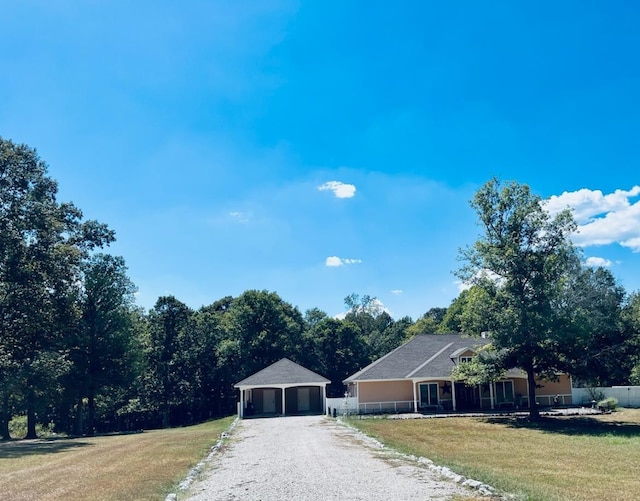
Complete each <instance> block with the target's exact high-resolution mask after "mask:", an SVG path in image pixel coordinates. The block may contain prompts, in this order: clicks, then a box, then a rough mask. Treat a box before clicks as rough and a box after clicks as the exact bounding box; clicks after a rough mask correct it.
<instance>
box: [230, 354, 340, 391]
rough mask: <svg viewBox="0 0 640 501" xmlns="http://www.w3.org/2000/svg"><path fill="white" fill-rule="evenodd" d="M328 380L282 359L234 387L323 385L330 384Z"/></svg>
mask: <svg viewBox="0 0 640 501" xmlns="http://www.w3.org/2000/svg"><path fill="white" fill-rule="evenodd" d="M330 382H331V381H329V380H328V379H327V378H325V377H322V376H320V375H319V374H316V373H315V372H313V371H310V370H309V369H307V368H305V367H302V366H301V365H299V364H296V363H295V362H292V361H291V360H289V359H288V358H282V359H280V360H278V361H277V362H275V363H273V364H271V365H270V366H268V367H265V368H264V369H262V370H261V371H259V372H256V373H255V374H253V375H251V376H249V377H248V378H245V379H243V380H242V381H240V382H239V383H236V384H235V385H234V387H235V388H238V387H239V386H264V385H270V384H300V385H302V384H322V383H330Z"/></svg>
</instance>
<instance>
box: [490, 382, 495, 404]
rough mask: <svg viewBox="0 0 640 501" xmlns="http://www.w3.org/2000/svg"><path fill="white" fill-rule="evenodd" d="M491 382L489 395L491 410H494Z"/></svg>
mask: <svg viewBox="0 0 640 501" xmlns="http://www.w3.org/2000/svg"><path fill="white" fill-rule="evenodd" d="M493 384H494V383H489V397H490V398H491V410H494V409H495V408H496V405H495V403H494V401H493Z"/></svg>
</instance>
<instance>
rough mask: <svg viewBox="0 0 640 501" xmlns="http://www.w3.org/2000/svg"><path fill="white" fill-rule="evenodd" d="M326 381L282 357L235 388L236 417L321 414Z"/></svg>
mask: <svg viewBox="0 0 640 501" xmlns="http://www.w3.org/2000/svg"><path fill="white" fill-rule="evenodd" d="M330 382H331V381H329V380H328V379H327V378H325V377H322V376H320V375H319V374H316V373H315V372H313V371H311V370H309V369H307V368H306V367H303V366H301V365H299V364H297V363H295V362H292V361H291V360H289V359H288V358H282V359H280V360H278V361H277V362H275V363H273V364H271V365H270V366H268V367H265V368H264V369H262V370H261V371H259V372H256V373H255V374H253V375H251V376H249V377H248V378H246V379H243V380H242V381H240V382H239V383H236V384H235V385H234V388H238V390H239V391H240V402H239V403H238V415H239V416H240V417H241V418H245V417H268V416H291V415H302V414H305V415H306V414H324V413H325V409H326V402H327V396H326V394H327V391H326V390H327V385H328V384H329V383H330Z"/></svg>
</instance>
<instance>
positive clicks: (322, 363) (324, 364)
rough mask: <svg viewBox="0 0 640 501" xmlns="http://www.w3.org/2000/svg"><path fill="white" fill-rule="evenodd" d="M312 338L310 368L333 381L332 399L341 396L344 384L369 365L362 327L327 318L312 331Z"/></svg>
mask: <svg viewBox="0 0 640 501" xmlns="http://www.w3.org/2000/svg"><path fill="white" fill-rule="evenodd" d="M310 337H311V339H312V342H313V344H312V348H311V350H310V351H311V353H312V354H313V363H312V364H311V365H310V368H311V369H312V370H314V371H316V372H317V373H319V374H321V375H323V376H325V377H326V378H328V379H330V380H331V384H330V385H329V387H328V389H327V392H328V393H329V396H333V397H340V396H342V395H343V392H344V385H343V383H342V381H344V380H345V379H346V378H347V377H349V376H350V375H351V374H353V373H354V372H356V371H358V370H359V369H361V368H362V367H364V366H365V365H367V364H368V363H369V358H368V356H367V352H366V346H365V343H364V341H363V339H362V336H361V331H360V327H358V325H357V324H355V323H354V322H353V321H350V320H338V319H336V318H324V319H323V320H320V321H319V322H318V323H316V324H315V325H314V326H313V327H312V329H311V333H310Z"/></svg>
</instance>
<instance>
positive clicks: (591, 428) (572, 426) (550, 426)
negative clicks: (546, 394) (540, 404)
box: [486, 416, 640, 438]
mask: <svg viewBox="0 0 640 501" xmlns="http://www.w3.org/2000/svg"><path fill="white" fill-rule="evenodd" d="M486 421H487V422H488V423H491V424H500V425H502V426H508V427H510V428H521V429H529V430H538V431H542V432H544V433H557V434H562V435H583V436H593V437H598V436H605V435H615V436H619V437H627V438H633V437H640V424H636V423H630V422H627V421H600V420H599V419H596V418H593V417H585V416H582V417H541V418H540V419H538V420H536V421H530V420H529V419H526V418H513V417H512V418H488V419H487V420H486Z"/></svg>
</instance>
